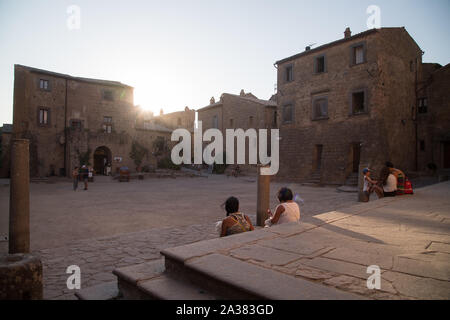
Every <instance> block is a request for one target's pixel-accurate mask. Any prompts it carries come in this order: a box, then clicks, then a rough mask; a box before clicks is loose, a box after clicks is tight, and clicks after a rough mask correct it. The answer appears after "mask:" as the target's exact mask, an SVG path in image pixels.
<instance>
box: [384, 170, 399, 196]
mask: <svg viewBox="0 0 450 320" xmlns="http://www.w3.org/2000/svg"><path fill="white" fill-rule="evenodd" d="M380 181H381V184H382V188H383V195H384V196H385V197H395V196H396V194H397V179H396V178H395V176H394V175H393V174H392V173H391V172H390V170H389V168H388V167H384V168H383V169H382V170H381V173H380Z"/></svg>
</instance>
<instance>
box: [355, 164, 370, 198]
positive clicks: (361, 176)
mask: <svg viewBox="0 0 450 320" xmlns="http://www.w3.org/2000/svg"><path fill="white" fill-rule="evenodd" d="M368 167H369V165H368V164H359V169H358V202H364V199H365V196H364V193H363V189H364V174H363V172H362V171H363V170H364V169H365V168H368Z"/></svg>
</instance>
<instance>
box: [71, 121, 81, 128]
mask: <svg viewBox="0 0 450 320" xmlns="http://www.w3.org/2000/svg"><path fill="white" fill-rule="evenodd" d="M70 127H71V128H73V129H81V121H80V120H70Z"/></svg>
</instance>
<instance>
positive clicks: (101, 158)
mask: <svg viewBox="0 0 450 320" xmlns="http://www.w3.org/2000/svg"><path fill="white" fill-rule="evenodd" d="M110 164H111V150H109V148H107V147H104V146H103V147H98V148H97V149H95V152H94V171H95V174H97V175H106V167H107V166H108V165H110Z"/></svg>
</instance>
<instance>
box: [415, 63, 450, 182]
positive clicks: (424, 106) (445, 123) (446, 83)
mask: <svg viewBox="0 0 450 320" xmlns="http://www.w3.org/2000/svg"><path fill="white" fill-rule="evenodd" d="M421 80H422V81H420V82H419V84H418V96H417V98H418V107H417V126H418V128H417V131H418V132H417V140H418V144H417V149H418V151H417V152H418V157H417V162H418V164H417V165H418V168H419V170H421V171H423V170H428V169H431V170H433V171H438V173H439V174H442V175H445V176H448V175H449V174H448V173H449V171H450V64H447V65H446V66H445V67H442V66H441V65H439V64H436V63H424V64H423V75H422V77H421Z"/></svg>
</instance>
